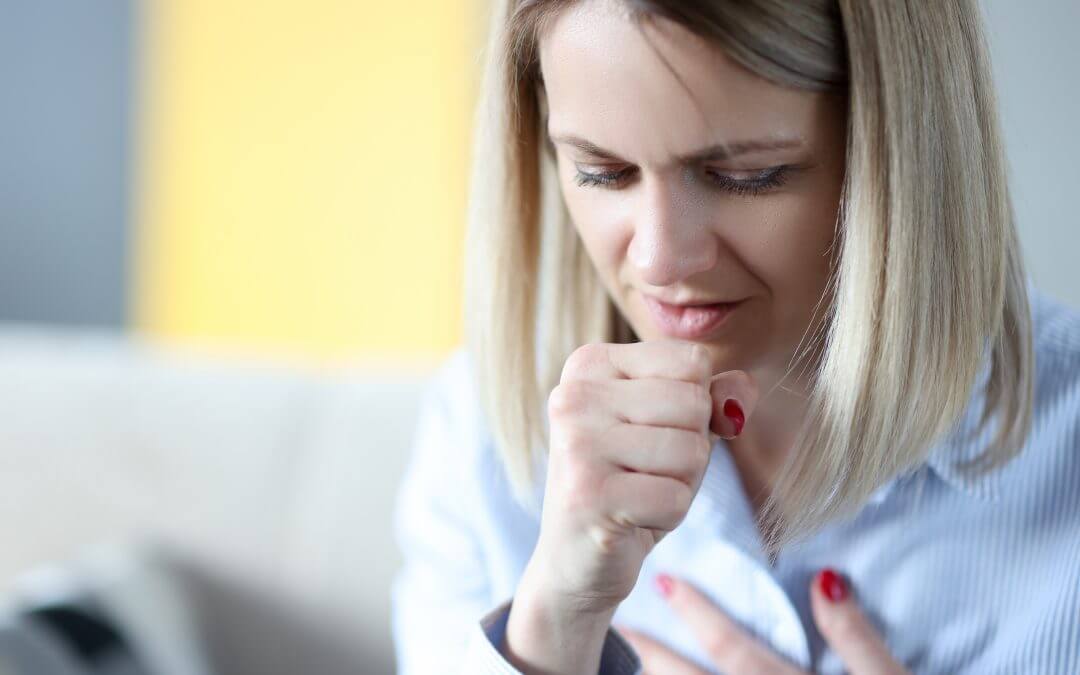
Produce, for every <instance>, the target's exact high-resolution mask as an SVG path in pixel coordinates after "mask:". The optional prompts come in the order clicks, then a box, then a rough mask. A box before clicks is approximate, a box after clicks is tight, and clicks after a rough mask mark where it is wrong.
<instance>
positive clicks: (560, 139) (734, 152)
mask: <svg viewBox="0 0 1080 675" xmlns="http://www.w3.org/2000/svg"><path fill="white" fill-rule="evenodd" d="M551 140H552V142H553V143H563V144H566V145H571V146H573V147H575V148H577V149H579V150H581V151H582V152H586V153H588V154H590V155H592V156H593V157H596V158H598V159H606V160H615V161H621V160H619V157H618V156H617V155H616V154H615V153H614V152H611V151H610V150H605V149H604V148H601V147H600V146H599V145H596V144H595V143H593V142H592V141H588V140H585V139H584V138H581V137H579V136H573V135H568V134H560V135H556V136H552V137H551ZM799 147H802V142H801V141H799V140H797V139H794V138H779V139H775V140H747V141H733V142H731V143H717V144H715V145H711V146H709V147H707V148H704V149H702V150H697V151H695V152H691V153H689V154H687V155H681V156H679V158H678V159H679V161H680V162H683V163H687V164H691V163H695V162H703V161H719V160H724V159H730V158H732V157H737V156H739V155H745V154H748V153H751V152H760V151H763V150H781V149H784V148H799Z"/></svg>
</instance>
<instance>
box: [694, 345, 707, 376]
mask: <svg viewBox="0 0 1080 675" xmlns="http://www.w3.org/2000/svg"><path fill="white" fill-rule="evenodd" d="M690 364H691V365H692V366H693V368H694V372H695V373H697V374H698V375H699V376H701V377H708V376H709V375H711V374H712V373H711V372H710V371H711V370H712V359H711V358H710V357H709V350H708V349H706V348H705V347H704V346H703V345H700V344H698V343H696V342H695V343H693V344H691V345H690Z"/></svg>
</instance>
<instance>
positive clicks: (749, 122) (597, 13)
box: [540, 1, 824, 164]
mask: <svg viewBox="0 0 1080 675" xmlns="http://www.w3.org/2000/svg"><path fill="white" fill-rule="evenodd" d="M620 5H621V3H610V2H595V1H594V2H581V3H576V4H575V5H573V6H571V7H569V8H567V9H566V10H564V11H563V12H561V13H560V15H559V16H557V17H555V18H554V19H553V21H552V22H551V23H550V24H549V25H548V26H547V29H546V30H545V31H544V33H543V34H542V35H541V36H540V63H541V70H542V74H543V79H544V88H545V93H546V100H547V106H548V114H549V123H548V130H549V132H550V133H551V134H552V136H553V137H566V136H574V137H577V138H584V139H587V140H589V141H590V142H592V143H593V144H595V145H597V146H600V147H602V148H606V149H608V150H611V151H613V152H614V153H616V154H618V155H619V156H621V157H623V158H625V159H627V160H628V161H630V160H633V161H640V162H642V163H653V162H654V163H657V164H666V163H669V162H670V161H672V160H674V159H675V158H677V157H680V156H685V155H688V154H692V153H694V152H697V151H699V150H701V149H702V148H704V147H707V146H710V145H712V144H716V143H730V142H734V141H743V140H750V139H754V140H763V139H774V140H779V139H784V138H796V139H807V140H812V137H813V136H814V135H815V129H816V128H817V125H818V122H819V120H818V119H817V118H818V116H819V113H820V111H819V108H820V106H821V105H822V103H823V98H824V97H823V96H822V95H819V94H815V93H812V92H808V91H804V90H798V89H793V88H790V87H783V86H779V85H776V84H774V83H772V82H769V81H767V80H765V79H764V78H761V77H759V76H757V75H755V74H754V73H752V72H750V71H749V70H747V69H746V68H744V67H742V66H741V65H739V64H737V63H735V62H734V61H733V60H732V59H731V58H730V57H728V56H727V55H726V54H725V53H724V51H723V50H722V49H721V48H720V47H719V46H717V45H714V44H711V43H708V42H707V41H705V40H704V39H703V38H701V37H699V36H697V35H694V34H693V33H691V32H690V31H688V30H687V29H685V28H683V27H682V26H679V25H678V24H675V23H673V22H670V21H668V20H666V19H656V20H655V21H647V22H643V23H641V24H640V25H639V24H636V23H635V22H634V21H633V20H632V19H631V18H629V17H628V16H627V15H626V13H625V12H623V11H620V10H619V6H620Z"/></svg>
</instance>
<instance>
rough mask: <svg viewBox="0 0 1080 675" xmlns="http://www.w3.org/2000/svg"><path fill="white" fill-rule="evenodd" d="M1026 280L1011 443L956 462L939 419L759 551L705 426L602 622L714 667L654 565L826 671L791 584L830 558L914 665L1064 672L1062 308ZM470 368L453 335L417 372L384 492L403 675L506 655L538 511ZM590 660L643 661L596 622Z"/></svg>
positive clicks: (1070, 317) (1077, 648) (1069, 584)
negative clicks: (923, 453)
mask: <svg viewBox="0 0 1080 675" xmlns="http://www.w3.org/2000/svg"><path fill="white" fill-rule="evenodd" d="M1029 284H1030V280H1029ZM1029 297H1030V299H1031V303H1032V313H1033V319H1034V329H1035V334H1034V338H1035V359H1036V369H1037V372H1036V382H1035V393H1036V396H1035V407H1034V421H1033V428H1032V431H1031V434H1030V436H1029V437H1028V440H1027V443H1026V445H1025V447H1024V449H1023V451H1022V452H1021V454H1020V455H1019V456H1018V457H1017V458H1016V459H1014V460H1013V461H1011V462H1010V463H1008V464H1006V465H1005V466H1004V467H1002V468H1001V469H999V470H997V471H995V472H994V473H992V474H990V475H988V476H986V477H984V478H982V479H980V480H974V481H969V480H965V478H964V477H963V476H962V475H961V474H960V473H959V472H958V471H957V470H956V469H955V468H954V466H953V460H954V458H955V457H957V456H964V455H967V454H968V453H970V452H971V451H972V450H974V449H977V447H976V446H978V444H979V443H985V440H986V438H988V436H984V437H982V438H978V439H975V440H974V441H971V442H969V443H968V444H966V445H964V444H963V443H961V442H959V441H958V440H956V438H957V437H956V436H954V437H950V438H948V439H946V440H945V441H944V442H942V443H941V444H940V445H939V446H938V447H936V448H935V449H934V451H933V453H932V454H931V456H930V457H929V459H928V461H927V462H926V463H925V464H923V465H922V466H921V467H919V469H918V470H916V471H914V472H912V473H909V474H907V475H904V476H901V477H899V478H896V479H894V480H893V481H891V482H889V483H887V484H886V485H885V486H883V487H882V488H881V489H879V490H878V491H877V492H876V493H875V494H874V496H873V497H872V499H871V500H870V501H869V502H868V503H867V504H866V505H865V506H864V508H863V509H862V510H861V511H860V512H859V513H858V514H857V515H856V516H855V517H854V518H851V519H847V520H845V521H843V522H839V523H834V524H832V525H830V526H828V527H826V528H825V529H823V530H821V531H820V532H819V533H817V534H816V535H814V536H812V537H811V538H809V539H807V540H806V541H804V542H802V543H801V544H799V545H797V546H792V547H789V548H787V549H785V550H784V551H783V553H782V554H781V555H780V557H779V558H778V560H777V561H776V564H775V565H774V566H770V565H769V563H768V561H767V559H766V557H765V555H764V554H763V552H762V547H761V543H760V540H759V535H758V530H757V527H756V526H755V524H754V521H753V518H752V514H751V507H750V504H749V502H748V500H747V498H746V495H745V494H744V492H743V490H742V486H741V483H740V482H739V479H738V476H737V475H736V473H735V471H734V466H733V464H732V461H731V457H730V455H729V454H728V450H727V446H726V444H725V443H724V441H723V440H719V441H718V442H717V444H716V446H715V447H714V449H713V457H712V459H711V461H710V463H709V467H708V469H707V471H706V475H705V478H704V480H703V482H702V485H701V489H700V490H699V492H698V494H697V497H696V498H695V500H694V502H693V504H692V505H691V507H690V510H689V512H688V514H687V516H686V518H685V519H684V520H683V522H682V524H680V525H679V527H678V528H676V530H675V531H673V532H672V533H671V534H669V535H668V536H667V537H665V538H664V539H663V540H662V541H661V542H660V543H659V544H658V545H657V546H656V548H655V549H654V550H653V552H652V553H651V554H650V555H649V556H648V557H647V558H646V560H645V563H644V565H643V568H642V571H641V575H640V577H639V579H638V583H637V585H636V587H635V588H634V590H633V591H632V592H631V593H630V595H629V597H627V598H626V600H625V601H624V602H623V603H622V604H621V605H620V606H619V608H618V610H617V612H616V613H615V621H616V622H618V623H623V624H625V625H627V626H628V627H630V628H635V629H637V630H639V631H641V632H644V633H647V634H650V635H652V636H653V637H654V638H656V639H658V640H660V641H661V642H664V643H666V644H667V645H668V646H669V647H670V648H672V649H674V650H676V651H678V652H681V653H682V654H683V655H684V656H685V657H687V658H689V659H691V660H692V661H695V662H697V663H698V664H699V665H700V666H701V667H702V668H703V669H705V670H706V671H707V672H717V671H716V667H715V666H713V665H711V664H710V662H709V660H708V659H707V657H706V655H705V653H704V651H703V649H702V647H701V645H700V644H698V643H697V642H696V641H695V639H694V637H693V636H692V635H691V634H690V632H689V630H688V629H687V627H686V626H685V625H684V624H683V623H682V622H681V621H680V619H679V617H678V616H676V615H675V614H674V612H673V611H672V610H671V609H670V608H669V607H668V605H667V604H666V602H665V601H664V600H663V599H662V598H661V597H660V596H659V595H658V594H657V593H656V591H655V590H654V588H653V586H652V584H651V580H652V578H653V577H654V576H655V575H656V574H657V573H659V572H668V573H670V574H673V575H677V576H681V577H684V578H686V579H688V580H689V581H691V582H693V583H695V584H696V585H697V586H698V587H699V588H701V589H702V590H703V591H704V592H705V593H706V594H707V595H709V596H710V597H711V598H712V600H713V601H714V602H715V603H716V604H717V605H718V606H719V607H721V608H722V609H723V610H724V611H726V612H727V613H728V614H729V615H731V616H733V617H735V618H736V619H737V620H738V621H740V622H741V623H742V624H743V625H744V626H745V627H746V628H747V629H748V630H750V631H751V632H752V633H753V634H755V635H756V636H757V637H758V638H759V639H760V640H762V641H764V642H765V643H767V644H768V645H769V646H770V647H771V648H772V649H774V650H775V651H776V652H778V653H780V654H782V655H784V656H786V657H787V658H788V659H790V660H791V661H792V662H793V663H796V664H798V665H800V666H802V667H804V668H807V669H809V670H812V671H814V672H819V673H841V672H843V671H844V667H843V664H842V663H841V662H840V661H839V660H838V658H837V657H836V655H835V653H834V652H832V650H831V649H829V648H828V646H827V645H826V644H825V643H824V641H823V640H822V638H821V636H820V634H819V633H818V631H817V628H816V626H815V624H814V621H813V618H812V615H811V613H810V606H809V597H808V589H809V584H810V579H811V577H812V575H813V574H814V573H815V572H816V571H817V570H818V569H820V568H821V567H825V566H830V567H833V568H836V569H837V570H839V571H840V572H842V573H843V574H844V575H845V576H846V577H847V579H849V580H850V581H851V584H852V587H853V590H854V593H855V595H856V598H857V599H858V602H859V604H860V605H861V606H862V607H863V609H864V610H865V611H866V613H867V615H868V617H869V618H870V619H871V621H872V622H873V623H874V624H875V625H876V627H877V628H878V630H879V631H880V633H881V634H882V636H883V637H884V639H885V641H886V643H887V645H888V647H889V649H890V651H891V653H892V654H893V655H894V657H895V658H896V659H897V660H898V661H900V662H901V663H903V664H904V665H905V666H906V667H908V668H909V669H911V670H912V671H913V672H914V673H919V674H921V673H978V674H979V675H991V674H994V673H1001V674H1002V675H1005V674H1009V675H1013V674H1016V673H1037V674H1039V675H1077V674H1078V673H1080V312H1077V311H1075V310H1072V309H1070V308H1068V307H1066V306H1064V305H1063V304H1061V303H1059V302H1057V301H1056V300H1053V299H1052V298H1050V297H1049V296H1047V295H1045V294H1044V293H1042V292H1041V291H1038V290H1036V289H1035V288H1034V287H1032V286H1030V285H1029ZM469 372H470V371H469V363H468V357H467V355H466V353H465V352H464V351H463V350H459V351H458V352H457V353H455V354H454V355H453V356H452V357H451V358H450V359H448V361H447V362H446V363H445V364H444V365H443V367H442V368H441V369H440V371H439V372H438V373H437V375H436V376H435V377H434V378H433V379H432V381H431V384H430V387H429V388H428V390H427V394H426V396H425V399H424V403H423V405H422V413H421V416H420V420H419V425H418V427H417V431H416V435H415V437H414V446H413V456H412V459H411V463H410V465H409V469H408V471H407V474H406V477H405V479H404V481H403V483H402V485H401V489H400V491H399V493H398V502H397V508H396V512H395V521H394V527H395V531H396V535H397V540H398V544H399V546H400V548H401V551H402V553H403V555H404V560H405V564H404V566H403V568H402V569H401V570H400V572H399V573H398V575H397V577H396V578H395V580H394V584H393V587H392V589H391V596H392V606H393V631H394V639H395V648H396V652H397V657H398V666H399V669H400V670H399V673H400V674H401V675H420V674H421V673H443V672H460V673H470V674H472V673H516V672H517V671H516V670H515V669H514V668H513V667H511V666H510V665H508V664H507V663H506V662H505V660H504V659H503V658H502V657H501V656H500V655H499V652H498V651H497V649H496V647H495V645H498V644H499V642H500V640H501V638H502V633H503V631H504V629H505V623H506V616H507V612H508V608H509V603H510V601H511V600H512V597H513V594H514V589H515V587H516V586H517V583H518V580H519V578H520V576H521V574H522V572H523V570H524V568H525V565H526V563H527V562H528V560H529V556H530V554H531V553H532V550H533V546H534V544H535V542H536V538H537V535H538V532H539V520H538V519H537V518H536V517H535V516H533V515H531V514H529V513H527V512H526V511H525V510H523V509H521V508H519V507H518V506H517V505H516V504H515V503H514V501H513V499H512V498H511V496H510V491H509V485H508V484H507V482H506V479H505V476H504V473H503V471H502V469H501V467H500V465H499V462H498V460H497V458H496V456H495V453H494V449H493V441H492V440H491V437H490V436H489V435H488V433H487V432H486V431H485V428H484V424H483V420H482V415H481V413H480V409H479V405H478V400H477V397H476V395H475V390H474V388H473V384H472V380H471V378H470V375H469ZM984 372H985V370H984ZM976 402H979V403H981V390H979V389H977V390H976V394H975V396H973V399H972V402H971V403H970V404H969V406H968V410H967V412H966V413H965V417H964V420H965V421H964V423H963V424H962V425H961V427H960V429H961V431H967V430H970V429H972V428H974V427H973V425H974V421H975V419H976V415H977V413H978V412H979V410H980V409H981V407H980V405H977V404H976ZM542 484H543V483H542V481H541V482H540V485H542ZM600 670H601V673H605V674H616V673H617V674H619V675H623V674H631V673H640V672H641V665H640V661H639V659H638V657H637V655H636V654H634V652H633V650H632V648H631V647H630V646H629V644H628V643H626V642H625V641H624V640H622V639H621V637H619V636H618V635H617V634H616V633H615V632H614V631H609V632H608V635H607V639H606V641H605V644H604V654H603V658H602V662H601V668H600Z"/></svg>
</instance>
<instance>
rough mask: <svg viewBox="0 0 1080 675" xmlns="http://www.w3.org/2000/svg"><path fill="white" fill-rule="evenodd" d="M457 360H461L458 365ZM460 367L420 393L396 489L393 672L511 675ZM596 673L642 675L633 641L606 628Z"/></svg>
mask: <svg viewBox="0 0 1080 675" xmlns="http://www.w3.org/2000/svg"><path fill="white" fill-rule="evenodd" d="M460 358H461V357H460V355H459V356H458V359H460ZM460 365H461V362H460V360H459V361H457V365H456V366H451V367H444V368H442V369H441V370H440V371H439V372H438V373H436V375H435V376H434V377H433V378H432V381H431V382H430V383H429V385H428V387H427V388H426V390H425V392H424V394H423V396H422V397H421V402H420V409H419V415H418V417H417V425H416V428H415V432H414V435H413V442H412V449H411V456H410V459H409V463H408V466H407V468H406V471H405V475H404V478H403V479H402V482H401V484H400V486H399V488H398V493H397V498H396V502H395V510H394V523H393V526H394V536H395V539H396V541H397V544H398V548H399V550H400V552H401V554H402V558H403V564H402V566H401V568H400V569H399V571H398V573H397V574H396V575H395V577H394V581H393V583H392V586H391V589H390V595H391V616H392V631H393V636H394V651H395V656H396V659H397V672H398V675H427V674H428V673H460V674H462V675H464V674H466V673H468V674H469V675H473V674H476V673H481V674H490V675H495V674H511V673H513V674H517V675H520V671H518V670H517V669H516V668H514V667H513V666H512V665H510V663H509V662H507V661H506V659H505V658H504V657H503V656H502V654H501V653H500V651H499V647H500V646H501V644H502V639H503V635H504V633H505V630H506V620H507V617H508V615H509V611H510V604H511V602H512V598H506V599H503V600H502V601H501V602H498V601H497V600H495V601H493V600H492V597H491V596H492V590H491V586H490V583H489V573H488V566H487V562H488V561H487V560H486V559H485V555H484V546H483V541H482V537H481V536H479V535H478V534H477V531H478V529H480V528H478V527H477V522H478V520H477V519H478V518H479V517H480V514H478V513H477V510H478V509H479V508H481V507H480V506H479V504H480V502H479V501H478V500H476V499H474V498H473V497H472V495H473V494H475V490H477V489H481V486H478V485H475V484H474V483H475V482H476V481H475V480H470V475H471V473H472V472H471V471H470V467H471V466H472V463H473V459H472V458H473V457H474V456H475V455H474V453H475V452H476V451H477V444H478V443H481V442H482V440H481V439H480V438H479V434H478V433H477V428H476V424H475V421H474V420H475V418H474V417H473V416H472V412H471V410H470V408H469V398H470V396H469V393H468V388H467V387H462V386H461V385H460V382H458V380H459V379H460V378H461V377H462V375H461V373H460V372H458V371H459V370H460ZM600 673H601V674H602V675H639V674H640V673H641V667H640V663H639V660H638V658H637V656H636V655H635V654H634V652H633V649H632V648H631V647H630V645H629V644H628V643H627V642H626V641H625V640H624V639H623V638H622V637H621V636H619V635H618V633H617V632H616V631H614V630H612V629H610V628H609V630H608V634H607V636H606V637H605V640H604V647H603V654H602V657H601V667H600Z"/></svg>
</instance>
